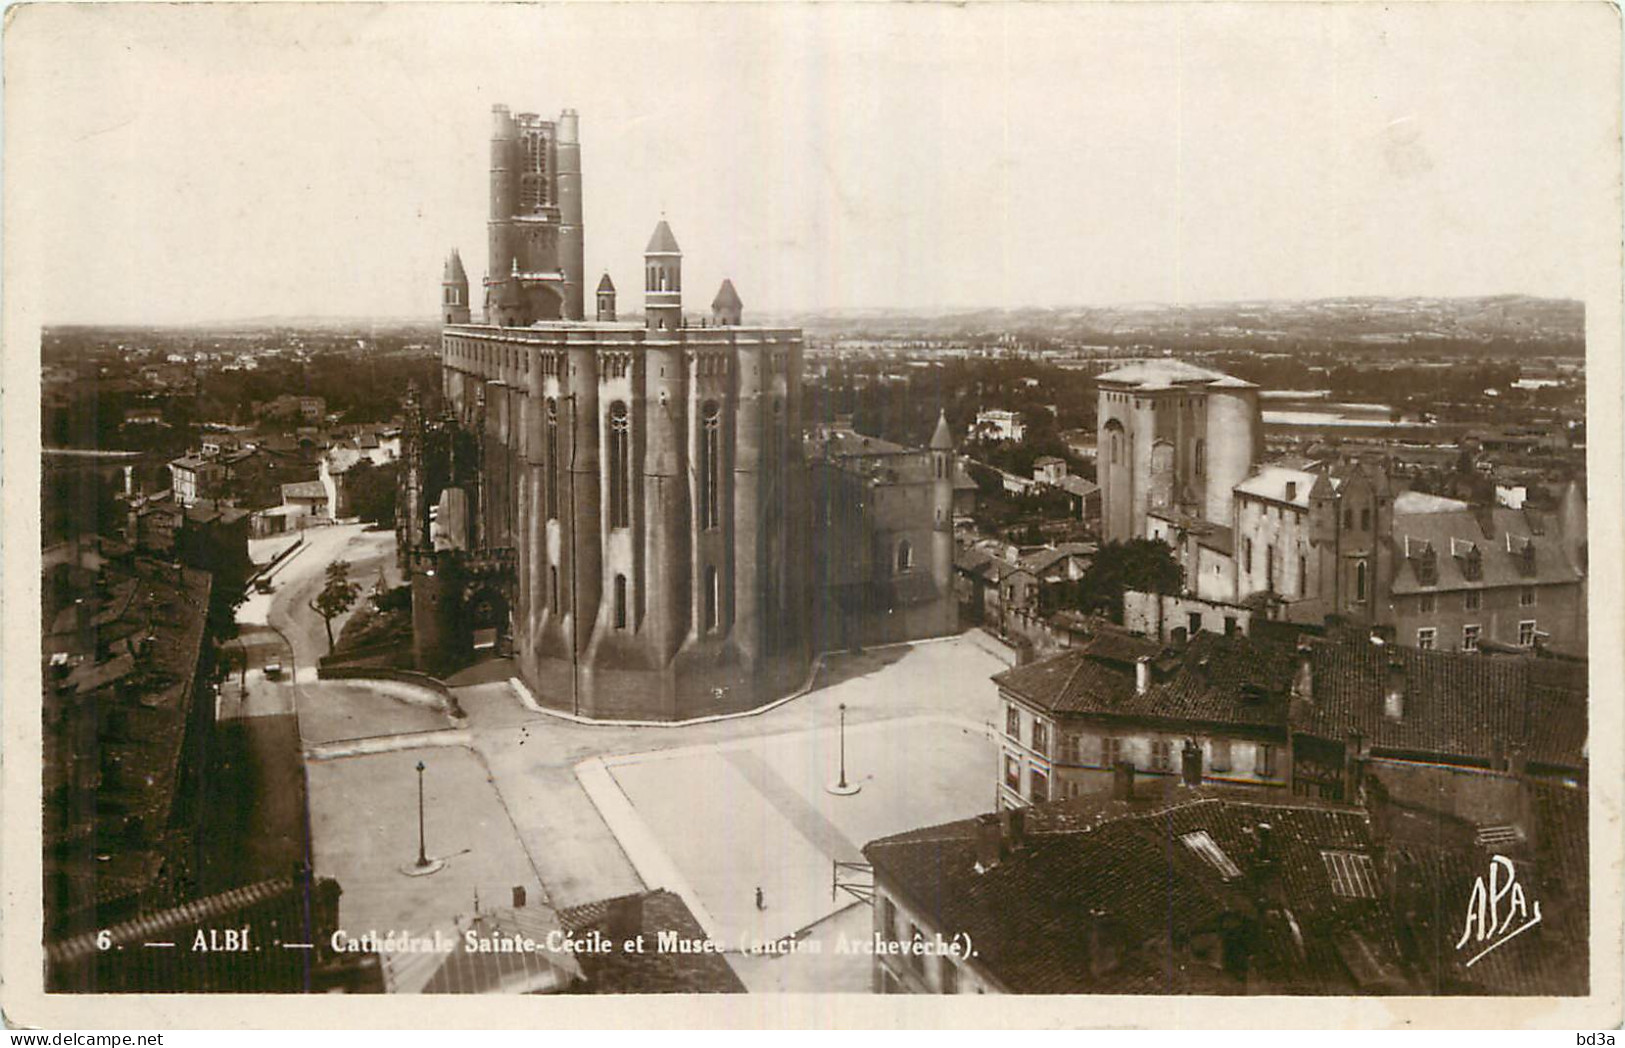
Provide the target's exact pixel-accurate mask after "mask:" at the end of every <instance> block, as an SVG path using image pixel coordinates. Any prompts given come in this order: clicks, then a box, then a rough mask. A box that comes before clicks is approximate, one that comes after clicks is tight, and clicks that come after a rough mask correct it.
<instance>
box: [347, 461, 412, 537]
mask: <svg viewBox="0 0 1625 1048" xmlns="http://www.w3.org/2000/svg"><path fill="white" fill-rule="evenodd" d="M399 473H400V467H399V465H398V464H397V463H394V462H391V463H388V464H387V465H383V466H375V465H373V464H372V463H371V462H370V461H368V460H367V459H362V460H361V461H359V462H357V463H356V464H355V465H354V466H351V467H350V473H349V476H348V478H347V480H348V483H349V487H350V508H351V510H352V511H354V513H355V515H356V516H357V517H360V518H361V519H362V520H364V521H366V522H368V523H369V524H393V523H394V522H395V484H396V481H397V479H398V477H399Z"/></svg>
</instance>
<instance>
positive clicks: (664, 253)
mask: <svg viewBox="0 0 1625 1048" xmlns="http://www.w3.org/2000/svg"><path fill="white" fill-rule="evenodd" d="M643 276H644V285H643V314H644V316H645V318H646V319H647V322H648V327H649V330H650V331H676V330H677V329H678V328H680V327H682V326H683V249H682V248H680V247H678V246H677V238H676V237H675V236H673V235H672V232H671V227H670V226H668V225H667V224H666V220H665V219H661V220H660V224H659V225H658V226H655V231H654V235H653V236H651V237H650V238H649V247H648V248H647V249H646V250H645V251H644V252H643Z"/></svg>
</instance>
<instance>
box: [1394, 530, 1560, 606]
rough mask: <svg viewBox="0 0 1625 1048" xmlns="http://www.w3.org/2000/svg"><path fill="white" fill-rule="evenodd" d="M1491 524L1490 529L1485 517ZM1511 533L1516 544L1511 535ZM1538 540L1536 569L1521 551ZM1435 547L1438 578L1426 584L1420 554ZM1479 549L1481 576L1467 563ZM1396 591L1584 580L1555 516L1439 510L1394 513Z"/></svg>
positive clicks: (1543, 583)
mask: <svg viewBox="0 0 1625 1048" xmlns="http://www.w3.org/2000/svg"><path fill="white" fill-rule="evenodd" d="M1485 522H1487V523H1488V524H1489V525H1490V526H1489V528H1488V529H1487V530H1486V528H1485V527H1484V523H1485ZM1509 536H1510V546H1511V548H1510V549H1509V548H1508V546H1509V540H1508V537H1509ZM1526 542H1532V543H1533V544H1534V551H1535V558H1534V573H1533V574H1530V575H1525V574H1524V573H1523V571H1522V563H1523V560H1522V556H1521V551H1522V549H1523V546H1524V544H1525V543H1526ZM1429 547H1431V549H1432V550H1433V553H1434V558H1433V560H1434V563H1435V565H1436V566H1437V571H1438V581H1437V583H1436V584H1434V585H1431V586H1424V585H1423V584H1422V582H1421V581H1420V580H1419V579H1418V577H1417V572H1416V568H1417V565H1416V563H1415V560H1416V556H1417V554H1419V553H1420V551H1422V550H1423V549H1426V548H1429ZM1473 549H1476V550H1477V551H1478V557H1479V564H1480V565H1481V571H1480V577H1479V578H1477V579H1470V578H1468V577H1467V574H1466V571H1465V568H1466V565H1467V557H1468V556H1469V555H1470V551H1471V550H1473ZM1394 561H1395V565H1396V571H1395V572H1394V584H1393V591H1394V593H1396V594H1402V595H1403V594H1412V593H1428V592H1434V591H1438V590H1458V589H1491V588H1495V587H1501V586H1531V585H1547V584H1552V583H1565V582H1578V581H1579V580H1580V578H1581V574H1580V570H1579V568H1578V567H1576V566H1575V564H1574V563H1573V562H1572V561H1570V560H1569V555H1568V552H1567V549H1566V543H1565V541H1564V536H1563V535H1561V534H1559V533H1558V532H1557V531H1556V524H1555V521H1549V520H1547V519H1545V518H1542V517H1539V516H1537V515H1533V514H1530V513H1527V512H1525V511H1523V510H1516V509H1494V510H1477V511H1474V510H1458V511H1451V512H1438V513H1407V514H1399V513H1395V514H1394Z"/></svg>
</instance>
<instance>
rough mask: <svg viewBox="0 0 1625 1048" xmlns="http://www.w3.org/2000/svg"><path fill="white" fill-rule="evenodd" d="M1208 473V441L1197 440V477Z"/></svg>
mask: <svg viewBox="0 0 1625 1048" xmlns="http://www.w3.org/2000/svg"><path fill="white" fill-rule="evenodd" d="M1205 472H1207V441H1205V440H1203V439H1201V438H1200V437H1198V438H1197V440H1196V475H1197V476H1198V477H1200V476H1201V475H1202V474H1203V473H1205Z"/></svg>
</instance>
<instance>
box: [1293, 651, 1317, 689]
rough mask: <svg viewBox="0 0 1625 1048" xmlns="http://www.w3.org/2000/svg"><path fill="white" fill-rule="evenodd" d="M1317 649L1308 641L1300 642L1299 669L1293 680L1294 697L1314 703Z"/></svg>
mask: <svg viewBox="0 0 1625 1048" xmlns="http://www.w3.org/2000/svg"><path fill="white" fill-rule="evenodd" d="M1314 655H1315V649H1314V646H1313V645H1312V644H1310V643H1309V642H1308V641H1302V640H1300V641H1299V642H1298V669H1297V673H1296V675H1294V676H1293V678H1292V697H1293V698H1294V699H1306V700H1308V701H1311V702H1313V701H1314V698H1315V663H1314Z"/></svg>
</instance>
